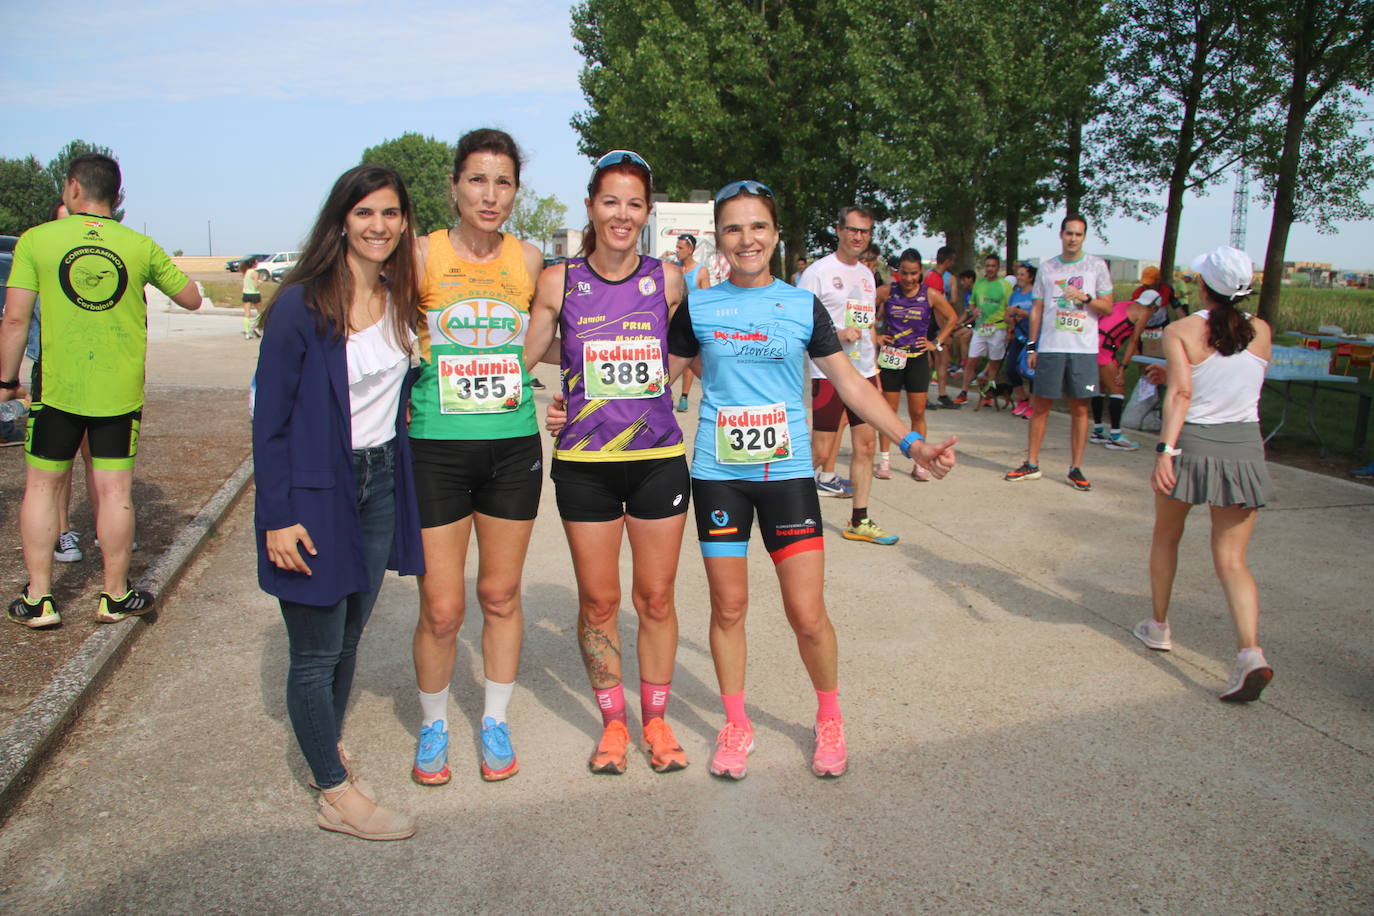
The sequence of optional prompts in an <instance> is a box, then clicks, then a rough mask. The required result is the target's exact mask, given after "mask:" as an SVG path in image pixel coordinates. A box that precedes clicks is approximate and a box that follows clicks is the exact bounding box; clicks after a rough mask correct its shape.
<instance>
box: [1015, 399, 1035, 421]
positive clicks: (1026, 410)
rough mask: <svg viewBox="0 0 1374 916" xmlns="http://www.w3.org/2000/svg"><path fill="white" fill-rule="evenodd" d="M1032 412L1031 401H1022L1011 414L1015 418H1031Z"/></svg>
mask: <svg viewBox="0 0 1374 916" xmlns="http://www.w3.org/2000/svg"><path fill="white" fill-rule="evenodd" d="M1030 412H1031V403H1030V400H1029V399H1027V400H1024V401H1021V402H1020V403H1018V404H1017V405H1016V409H1015V410H1013V411H1012V412H1011V415H1012V416H1013V417H1029V416H1030Z"/></svg>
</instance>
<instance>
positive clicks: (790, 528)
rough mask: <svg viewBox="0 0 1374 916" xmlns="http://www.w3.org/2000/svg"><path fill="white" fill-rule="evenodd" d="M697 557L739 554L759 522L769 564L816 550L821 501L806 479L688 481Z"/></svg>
mask: <svg viewBox="0 0 1374 916" xmlns="http://www.w3.org/2000/svg"><path fill="white" fill-rule="evenodd" d="M692 503H693V505H694V508H695V510H696V519H697V540H698V541H700V542H701V555H702V556H703V557H706V558H708V559H709V558H711V557H743V556H747V555H748V553H749V532H750V531H751V530H752V529H753V527H754V517H755V516H757V517H758V520H759V531H760V532H762V534H763V546H764V548H765V549H767V551H768V554H769V556H771V557H772V558H773V562H774V563H781V562H782V561H783V560H785V559H787V558H788V557H790V556H792V555H793V554H798V553H803V552H805V551H807V550H822V549H824V546H825V541H824V540H823V539H822V537H821V501H820V498H819V497H818V496H817V495H816V481H815V479H814V478H811V477H796V478H792V479H789V480H697V479H696V478H693V479H692Z"/></svg>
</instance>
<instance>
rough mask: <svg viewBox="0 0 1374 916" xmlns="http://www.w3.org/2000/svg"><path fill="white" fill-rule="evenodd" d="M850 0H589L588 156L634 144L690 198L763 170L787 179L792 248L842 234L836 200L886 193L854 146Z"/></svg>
mask: <svg viewBox="0 0 1374 916" xmlns="http://www.w3.org/2000/svg"><path fill="white" fill-rule="evenodd" d="M856 5H857V6H861V5H863V4H855V3H852V2H851V3H846V2H842V0H815V2H812V3H795V2H789V0H774V2H768V0H583V2H581V3H579V4H578V5H577V6H576V7H574V8H573V37H574V39H575V40H576V43H577V48H578V51H579V52H580V53H581V54H582V56H583V58H584V59H585V61H586V63H585V65H584V66H583V69H582V74H581V85H582V91H583V94H584V95H585V97H586V99H587V103H588V106H589V108H588V110H587V111H585V112H582V113H579V114H577V115H576V116H574V117H573V119H572V125H573V128H574V129H575V130H576V131H577V132H578V135H579V137H580V140H579V147H580V149H581V150H582V152H583V153H585V154H586V155H588V156H589V157H593V158H594V157H595V156H597V155H599V154H601V153H603V152H605V151H606V150H610V149H614V148H617V147H628V148H630V149H634V150H637V151H638V152H640V153H641V154H643V155H644V156H645V158H646V159H648V161H649V163H650V164H651V165H652V166H653V168H654V180H655V183H656V185H657V186H658V190H662V191H665V192H667V193H668V194H669V196H670V197H674V198H677V199H685V196H686V194H687V192H689V191H690V190H692V189H694V188H709V189H714V188H717V187H720V186H721V185H723V184H725V183H726V182H728V181H732V180H734V179H737V178H756V179H758V180H759V181H762V182H764V183H765V184H767V185H769V186H770V187H771V188H772V189H773V190H774V191H775V193H776V195H777V196H776V198H775V200H776V203H777V206H778V214H779V222H780V224H781V229H782V233H783V239H784V241H785V243H786V246H787V249H788V252H789V256H790V255H791V254H792V253H799V252H802V251H806V250H807V247H808V246H807V242H808V241H811V242H814V243H816V244H817V245H823V244H826V243H827V242H828V241H830V240H833V238H834V237H833V235H830V234H829V231H830V227H831V225H832V224H833V223H834V221H835V212H836V209H837V208H838V207H839V206H841V205H842V204H846V203H850V202H853V201H854V200H856V199H859V198H866V199H873V198H874V197H875V194H874V190H873V188H872V186H871V184H870V183H869V182H868V181H867V180H866V178H865V176H863V175H862V174H861V173H860V170H859V167H858V164H857V161H856V158H855V155H854V146H855V142H856V138H857V135H858V125H859V121H860V114H859V111H858V109H857V106H856V104H855V100H854V98H853V93H852V92H851V86H852V84H853V82H854V79H855V73H854V70H853V67H852V64H851V60H850V58H849V53H848V52H849V45H848V24H849V21H850V16H851V10H852V8H853V7H854V6H856Z"/></svg>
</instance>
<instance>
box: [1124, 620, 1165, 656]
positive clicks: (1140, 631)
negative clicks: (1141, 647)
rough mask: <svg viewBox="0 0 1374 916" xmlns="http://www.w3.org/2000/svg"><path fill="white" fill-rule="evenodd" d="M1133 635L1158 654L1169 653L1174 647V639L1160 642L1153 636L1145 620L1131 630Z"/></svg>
mask: <svg viewBox="0 0 1374 916" xmlns="http://www.w3.org/2000/svg"><path fill="white" fill-rule="evenodd" d="M1131 635H1132V636H1134V637H1135V638H1136V639H1138V640H1140V641H1141V642H1143V643H1144V644H1145V645H1147V646H1149V647H1150V648H1151V649H1154V650H1155V651H1156V652H1168V651H1170V650H1171V649H1173V647H1174V643H1173V640H1172V639H1168V640H1158V639H1155V638H1154V637H1153V636H1151V635H1150V631H1149V629H1148V624H1146V622H1145V621H1143V620H1142V621H1141V622H1140V623H1138V624H1136V625H1135V626H1134V627H1132V628H1131Z"/></svg>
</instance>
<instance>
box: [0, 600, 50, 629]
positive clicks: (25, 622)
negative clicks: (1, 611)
mask: <svg viewBox="0 0 1374 916" xmlns="http://www.w3.org/2000/svg"><path fill="white" fill-rule="evenodd" d="M44 605H47V606H48V608H49V609H50V610H51V611H52V613H39V615H38V616H37V617H16V616H15V609H16V608H26V607H27V608H32V607H33V606H34V605H32V604H29V603H28V602H27V601H25V600H24V599H23V598H22V597H19V598H15V599H14V600H13V601H12V602H10V606H9V610H8V612H6V614H5V617H6V618H8V620H9V621H10V623H17V624H19V625H20V626H21V627H28V628H29V629H30V630H43V629H47V628H48V627H55V626H58V625H59V624H61V623H62V614H61V613H59V612H58V610H57V602H55V601H53V600H52V595H44V596H43V597H42V598H39V599H38V607H39V609H40V611H41V609H42V607H43V606H44Z"/></svg>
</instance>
